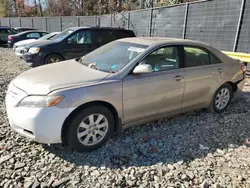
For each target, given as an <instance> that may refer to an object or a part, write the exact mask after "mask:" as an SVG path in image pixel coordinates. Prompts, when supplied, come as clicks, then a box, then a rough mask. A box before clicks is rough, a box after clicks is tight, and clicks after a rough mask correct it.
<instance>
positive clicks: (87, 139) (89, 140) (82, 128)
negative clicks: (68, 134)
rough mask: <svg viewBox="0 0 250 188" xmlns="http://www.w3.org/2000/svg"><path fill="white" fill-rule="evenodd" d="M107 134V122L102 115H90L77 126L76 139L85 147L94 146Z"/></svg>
mask: <svg viewBox="0 0 250 188" xmlns="http://www.w3.org/2000/svg"><path fill="white" fill-rule="evenodd" d="M107 132H108V120H107V118H106V117H105V116H103V115H102V114H91V115H89V116H87V117H86V118H85V119H84V120H83V121H82V122H81V123H80V125H79V127H78V130H77V138H78V140H79V141H80V142H81V144H83V145H85V146H92V145H96V144H97V143H99V142H100V141H102V139H103V138H104V137H105V136H106V134H107Z"/></svg>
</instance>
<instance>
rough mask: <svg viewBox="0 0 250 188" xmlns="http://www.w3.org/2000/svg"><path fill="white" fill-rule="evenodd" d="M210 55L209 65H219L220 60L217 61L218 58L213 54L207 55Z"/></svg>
mask: <svg viewBox="0 0 250 188" xmlns="http://www.w3.org/2000/svg"><path fill="white" fill-rule="evenodd" d="M209 54H210V63H211V64H219V63H221V60H219V58H217V57H216V56H215V55H214V54H212V53H209Z"/></svg>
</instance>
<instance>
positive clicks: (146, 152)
mask: <svg viewBox="0 0 250 188" xmlns="http://www.w3.org/2000/svg"><path fill="white" fill-rule="evenodd" d="M247 88H248V89H247V90H248V91H250V86H247ZM249 104H250V92H247V91H245V92H242V94H241V96H240V97H239V98H238V99H237V100H234V101H232V104H231V105H230V106H229V108H228V109H227V110H226V111H225V112H223V113H221V114H213V113H209V112H207V111H206V110H199V111H194V112H191V113H187V114H182V115H178V116H175V117H172V118H168V119H163V120H161V121H157V122H153V123H147V124H146V125H141V126H135V127H132V128H129V129H128V130H126V131H124V132H123V133H122V134H119V135H115V136H113V138H112V139H111V140H110V141H109V142H108V143H107V144H106V145H105V146H104V147H102V148H100V149H98V150H96V151H92V152H87V153H79V152H76V151H74V150H73V149H71V148H69V147H68V146H62V145H60V144H58V145H57V144H56V145H52V146H47V145H44V148H45V149H46V150H47V151H49V152H51V153H53V154H55V155H56V156H58V157H60V158H62V159H64V160H66V161H68V162H71V163H74V164H76V165H88V166H94V167H100V166H103V167H104V168H105V167H109V168H113V169H114V168H123V167H128V166H149V165H155V164H157V163H165V164H172V163H176V162H179V163H189V162H191V161H192V160H194V159H197V158H202V157H204V156H207V155H208V154H209V153H214V152H215V151H220V152H223V150H227V149H229V148H237V147H239V146H241V145H244V144H246V140H247V139H249V138H250V126H249V125H250V109H249V108H248V106H249Z"/></svg>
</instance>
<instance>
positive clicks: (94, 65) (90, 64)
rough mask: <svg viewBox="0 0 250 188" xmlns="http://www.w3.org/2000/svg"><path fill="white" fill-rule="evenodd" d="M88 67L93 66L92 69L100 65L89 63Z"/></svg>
mask: <svg viewBox="0 0 250 188" xmlns="http://www.w3.org/2000/svg"><path fill="white" fill-rule="evenodd" d="M88 67H89V68H91V69H96V70H98V67H97V66H96V63H89V65H88Z"/></svg>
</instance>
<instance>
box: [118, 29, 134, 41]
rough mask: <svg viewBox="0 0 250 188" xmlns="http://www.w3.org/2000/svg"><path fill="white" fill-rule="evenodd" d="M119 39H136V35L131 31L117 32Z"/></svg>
mask: <svg viewBox="0 0 250 188" xmlns="http://www.w3.org/2000/svg"><path fill="white" fill-rule="evenodd" d="M116 35H117V38H118V39H119V38H127V37H134V36H135V35H134V33H133V32H131V31H119V30H118V31H116Z"/></svg>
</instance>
